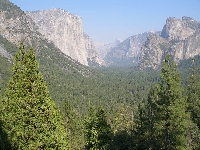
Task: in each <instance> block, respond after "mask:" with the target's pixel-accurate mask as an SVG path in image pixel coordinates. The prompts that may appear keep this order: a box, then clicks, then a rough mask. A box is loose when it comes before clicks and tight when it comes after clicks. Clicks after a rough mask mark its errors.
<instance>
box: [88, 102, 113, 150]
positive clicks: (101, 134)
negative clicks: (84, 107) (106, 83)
mask: <svg viewBox="0 0 200 150" xmlns="http://www.w3.org/2000/svg"><path fill="white" fill-rule="evenodd" d="M111 139H112V131H111V127H110V125H109V124H108V123H107V120H106V115H105V112H104V110H103V108H102V107H101V106H100V107H98V110H97V112H96V113H95V111H94V107H93V106H90V108H89V111H88V117H87V118H86V119H85V141H86V146H85V148H86V149H88V150H91V149H93V150H101V149H102V150H103V149H108V148H109V145H110V143H111Z"/></svg>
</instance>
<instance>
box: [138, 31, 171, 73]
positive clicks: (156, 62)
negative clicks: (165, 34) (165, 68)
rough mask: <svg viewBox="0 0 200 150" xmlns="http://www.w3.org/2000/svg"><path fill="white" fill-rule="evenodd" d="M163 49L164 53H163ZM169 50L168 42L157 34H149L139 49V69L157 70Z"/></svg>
mask: <svg viewBox="0 0 200 150" xmlns="http://www.w3.org/2000/svg"><path fill="white" fill-rule="evenodd" d="M163 49H165V51H163ZM168 50H169V42H168V41H167V40H166V39H164V38H162V37H161V36H159V35H157V34H150V35H149V36H148V38H147V40H146V42H145V44H144V45H143V46H142V47H141V54H140V68H142V69H143V68H147V67H152V68H154V69H157V68H159V66H160V64H161V61H162V59H163V55H164V53H166V52H167V51H168Z"/></svg>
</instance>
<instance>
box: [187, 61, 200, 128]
mask: <svg viewBox="0 0 200 150" xmlns="http://www.w3.org/2000/svg"><path fill="white" fill-rule="evenodd" d="M187 96H188V97H187V101H188V104H189V105H188V111H189V112H190V113H191V119H192V121H193V122H194V123H195V124H196V125H197V126H198V128H199V129H200V75H199V71H198V70H197V69H196V67H195V64H194V59H193V60H192V68H191V74H190V77H189V78H188V81H187Z"/></svg>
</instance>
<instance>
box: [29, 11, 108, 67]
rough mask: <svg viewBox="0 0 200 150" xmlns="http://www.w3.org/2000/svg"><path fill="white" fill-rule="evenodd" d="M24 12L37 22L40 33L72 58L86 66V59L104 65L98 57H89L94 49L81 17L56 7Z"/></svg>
mask: <svg viewBox="0 0 200 150" xmlns="http://www.w3.org/2000/svg"><path fill="white" fill-rule="evenodd" d="M26 14H27V15H28V16H30V17H31V18H32V19H33V21H34V22H35V23H36V24H37V26H38V27H39V32H40V33H42V34H43V35H44V36H45V37H46V38H47V39H48V40H49V41H52V42H53V43H54V44H55V45H56V46H57V47H58V48H59V49H60V50H61V51H62V52H63V53H65V54H66V55H68V56H70V57H71V58H72V59H75V60H77V61H78V62H80V63H81V64H83V65H86V66H88V59H92V60H93V61H95V63H98V64H99V65H105V62H104V61H103V60H102V59H100V58H99V59H94V57H92V58H90V56H91V55H90V54H89V52H90V50H91V49H94V45H93V42H92V40H91V39H90V38H89V36H88V35H87V34H86V33H84V31H83V26H82V19H81V17H79V16H76V15H74V14H71V13H69V12H67V11H65V10H62V9H57V8H54V9H50V10H41V11H34V12H26ZM93 55H94V53H93ZM96 55H97V53H96ZM96 57H99V56H96Z"/></svg>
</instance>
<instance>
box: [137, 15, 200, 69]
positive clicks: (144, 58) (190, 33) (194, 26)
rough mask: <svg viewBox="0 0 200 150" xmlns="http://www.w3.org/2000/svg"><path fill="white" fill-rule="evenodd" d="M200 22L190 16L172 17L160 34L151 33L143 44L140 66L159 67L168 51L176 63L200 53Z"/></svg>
mask: <svg viewBox="0 0 200 150" xmlns="http://www.w3.org/2000/svg"><path fill="white" fill-rule="evenodd" d="M199 31H200V23H199V22H197V21H195V20H193V19H192V18H190V17H185V16H184V17H182V20H180V19H177V18H173V17H170V18H168V19H167V20H166V24H165V25H164V27H163V30H162V32H161V35H160V36H158V35H157V36H156V35H149V36H148V38H147V41H146V42H145V44H144V45H143V46H142V49H141V56H140V63H139V65H140V67H141V68H146V67H152V68H154V69H158V68H159V67H160V66H161V65H162V61H163V59H164V57H165V55H166V54H167V53H169V54H171V55H172V56H173V59H174V61H175V62H176V63H179V61H180V60H183V59H188V58H190V57H194V56H196V55H199V54H200V32H199Z"/></svg>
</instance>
